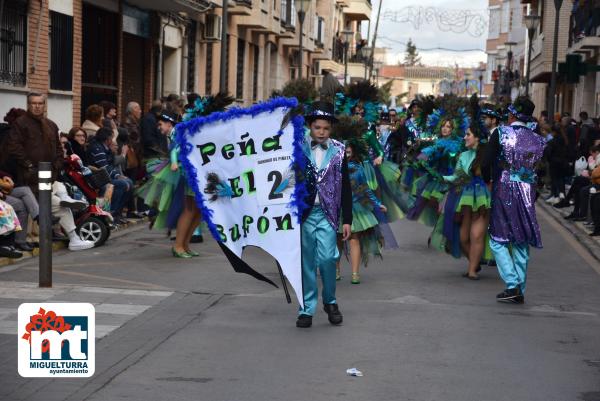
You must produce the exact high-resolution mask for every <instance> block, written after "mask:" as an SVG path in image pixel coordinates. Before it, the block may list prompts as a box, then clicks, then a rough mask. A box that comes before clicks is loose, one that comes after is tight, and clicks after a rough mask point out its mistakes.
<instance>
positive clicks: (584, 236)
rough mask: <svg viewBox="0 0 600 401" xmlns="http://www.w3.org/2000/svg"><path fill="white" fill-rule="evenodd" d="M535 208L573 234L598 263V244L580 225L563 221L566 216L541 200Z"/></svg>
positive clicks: (599, 255)
mask: <svg viewBox="0 0 600 401" xmlns="http://www.w3.org/2000/svg"><path fill="white" fill-rule="evenodd" d="M537 206H538V207H539V208H540V209H542V210H544V211H545V212H546V213H547V214H548V215H549V216H550V217H552V218H553V219H554V220H555V221H556V222H557V223H558V224H560V226H561V227H563V228H564V229H565V230H567V231H569V232H570V233H571V234H573V236H574V237H575V239H577V241H578V242H579V244H581V246H583V247H584V248H585V250H586V251H588V252H589V254H590V255H591V256H592V257H593V258H594V259H596V261H597V262H600V242H599V241H597V240H595V239H594V238H593V237H590V235H589V232H588V231H587V230H586V229H585V228H584V226H583V224H582V223H579V222H571V221H569V220H565V219H564V216H565V215H566V214H563V213H561V212H560V211H559V210H558V209H556V208H555V207H552V206H550V205H548V204H546V203H545V202H544V201H543V200H540V201H539V202H537Z"/></svg>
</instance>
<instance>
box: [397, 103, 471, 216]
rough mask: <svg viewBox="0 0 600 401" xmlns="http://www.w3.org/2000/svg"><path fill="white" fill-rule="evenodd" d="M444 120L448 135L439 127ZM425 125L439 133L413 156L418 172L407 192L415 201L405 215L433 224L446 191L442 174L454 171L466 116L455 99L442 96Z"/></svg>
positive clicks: (464, 129)
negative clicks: (446, 123)
mask: <svg viewBox="0 0 600 401" xmlns="http://www.w3.org/2000/svg"><path fill="white" fill-rule="evenodd" d="M448 120H450V121H451V122H452V125H453V130H452V132H451V133H450V135H449V136H447V137H442V136H441V129H442V126H443V125H444V124H445V122H446V121H448ZM427 127H428V129H429V131H431V132H435V133H438V135H439V136H438V137H437V138H436V139H435V140H434V142H433V143H432V144H431V145H429V146H427V147H425V148H424V149H423V150H422V151H421V154H419V156H418V157H417V162H416V163H415V164H416V166H417V168H418V169H419V170H420V171H421V172H422V175H421V176H420V177H419V178H417V179H415V180H414V182H413V185H412V188H411V195H412V196H414V197H415V202H414V204H413V206H412V207H411V209H410V210H409V211H408V213H407V218H408V219H410V220H419V221H420V222H421V223H423V224H425V225H427V226H431V227H433V226H434V225H435V224H436V222H437V218H438V216H439V213H438V206H439V203H440V202H441V200H442V199H443V197H444V195H445V194H446V192H447V191H448V184H447V183H446V182H445V181H444V179H443V176H445V175H451V174H452V173H453V171H454V167H455V165H456V160H457V157H458V155H459V153H460V152H461V150H462V146H463V140H462V137H463V136H464V133H465V132H466V130H467V128H468V127H469V117H468V115H467V112H466V110H465V108H464V107H463V106H462V105H460V103H458V102H457V101H456V98H455V97H452V96H448V97H446V98H444V99H442V105H440V107H439V108H438V109H436V110H435V111H434V112H433V113H432V114H431V115H430V116H429V117H428V119H427Z"/></svg>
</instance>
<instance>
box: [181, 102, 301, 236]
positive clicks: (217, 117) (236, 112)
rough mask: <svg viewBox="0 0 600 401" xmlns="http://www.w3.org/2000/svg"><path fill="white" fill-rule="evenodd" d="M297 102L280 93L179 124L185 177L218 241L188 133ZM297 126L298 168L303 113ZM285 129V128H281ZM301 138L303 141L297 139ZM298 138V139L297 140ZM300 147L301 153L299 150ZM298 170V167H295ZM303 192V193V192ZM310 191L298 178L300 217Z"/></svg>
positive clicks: (294, 199) (295, 203)
mask: <svg viewBox="0 0 600 401" xmlns="http://www.w3.org/2000/svg"><path fill="white" fill-rule="evenodd" d="M297 105H298V101H297V100H296V99H295V98H285V97H278V98H274V99H271V100H269V101H267V102H263V103H258V104H255V105H254V106H251V107H249V108H240V107H233V108H231V109H229V110H227V111H224V112H217V113H212V114H210V115H208V116H205V117H198V118H194V119H191V120H189V121H184V122H182V123H179V124H177V126H176V127H175V129H176V136H175V141H176V142H177V143H178V144H179V145H180V146H181V153H180V161H181V164H182V165H183V168H184V170H185V172H186V178H187V182H188V185H189V187H190V188H191V189H192V191H193V192H194V194H195V197H196V204H197V205H198V208H199V209H200V212H201V213H202V217H203V219H204V221H206V224H207V226H208V229H209V230H210V232H211V234H212V236H213V238H214V239H215V240H216V241H217V242H221V236H220V234H219V232H218V230H217V227H216V225H215V223H214V222H213V221H212V216H213V211H212V210H211V209H210V208H209V207H207V206H206V202H205V199H204V196H203V194H202V192H201V191H200V188H198V171H197V170H196V167H194V165H192V163H190V161H189V158H188V156H189V155H190V153H192V151H193V150H194V148H193V146H192V145H191V144H190V143H189V142H188V141H187V137H188V136H190V137H193V136H196V135H198V134H200V133H201V132H202V131H201V130H202V127H203V126H205V125H207V124H212V123H216V122H220V121H229V120H232V119H235V118H238V117H241V116H252V117H254V116H257V115H259V114H262V113H268V112H273V111H275V110H276V109H278V108H280V107H285V108H288V109H293V108H294V107H296V106H297ZM292 122H293V126H294V153H293V160H292V163H293V164H294V166H296V168H298V167H302V168H304V167H305V161H304V153H303V152H302V140H304V118H303V117H302V116H296V117H294V118H293V120H292ZM279 132H280V133H283V132H282V131H279ZM298 139H300V141H298ZM298 142H299V143H298ZM298 149H299V152H300V153H299V154H298ZM296 171H298V170H296ZM303 194H304V195H303ZM306 194H307V191H306V187H305V185H304V184H303V183H300V182H299V180H297V182H296V188H295V189H294V195H293V196H292V202H291V203H290V205H291V206H292V207H294V206H295V207H297V212H296V213H297V214H298V216H300V217H299V218H301V216H302V212H303V211H304V209H305V208H306V207H307V206H306V204H305V203H304V198H305V197H306ZM299 195H303V196H302V198H301V200H300V201H298V196H299Z"/></svg>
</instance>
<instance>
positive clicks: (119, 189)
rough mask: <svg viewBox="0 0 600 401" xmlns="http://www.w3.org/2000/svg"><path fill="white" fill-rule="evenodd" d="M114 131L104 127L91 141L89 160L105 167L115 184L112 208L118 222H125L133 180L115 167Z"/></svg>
mask: <svg viewBox="0 0 600 401" xmlns="http://www.w3.org/2000/svg"><path fill="white" fill-rule="evenodd" d="M112 136H113V132H112V130H111V129H109V128H106V127H102V128H100V129H99V130H98V132H96V135H95V136H94V138H93V139H92V141H91V142H90V145H89V148H88V160H89V162H90V165H91V166H94V167H96V168H102V169H105V170H106V172H107V173H108V175H109V176H110V179H111V184H112V185H113V186H114V190H113V194H112V198H111V202H110V209H111V213H112V215H113V218H114V221H115V223H116V224H124V223H126V221H125V220H124V219H123V217H122V213H123V207H124V206H125V205H126V204H127V202H128V201H129V198H130V197H131V196H132V194H133V181H131V180H130V179H129V178H128V177H126V176H124V175H121V174H120V170H119V169H117V168H115V155H114V154H113V152H112V150H111V145H112V141H113V139H112Z"/></svg>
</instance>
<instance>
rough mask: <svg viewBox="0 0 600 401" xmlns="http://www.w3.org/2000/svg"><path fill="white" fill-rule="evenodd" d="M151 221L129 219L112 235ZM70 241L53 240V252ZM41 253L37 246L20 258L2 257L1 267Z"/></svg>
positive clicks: (65, 247)
mask: <svg viewBox="0 0 600 401" xmlns="http://www.w3.org/2000/svg"><path fill="white" fill-rule="evenodd" d="M148 221H149V219H148V217H144V218H142V219H135V220H127V224H126V225H124V226H117V228H115V229H113V230H112V231H111V237H112V236H113V235H114V234H116V233H118V232H121V231H124V230H127V229H129V228H132V227H135V226H138V225H140V224H143V223H147V222H148ZM67 246H68V243H67V242H64V241H60V242H53V243H52V252H57V251H60V250H62V249H67ZM39 254H40V249H39V248H35V249H34V250H33V252H23V257H22V258H18V259H10V258H0V267H5V266H10V265H14V264H17V263H20V262H22V261H24V260H27V259H31V258H33V257H36V256H38V255H39Z"/></svg>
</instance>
